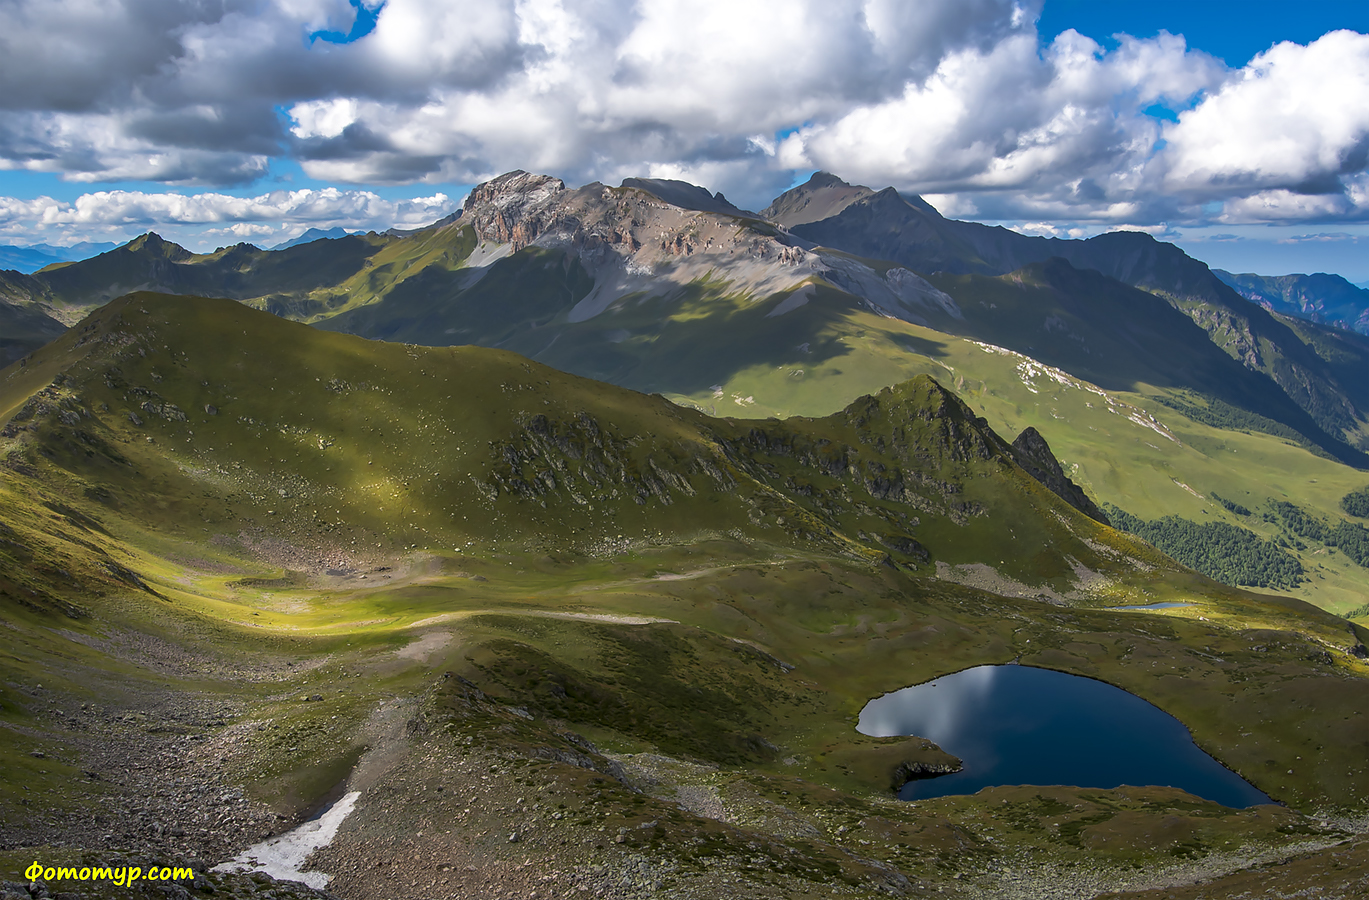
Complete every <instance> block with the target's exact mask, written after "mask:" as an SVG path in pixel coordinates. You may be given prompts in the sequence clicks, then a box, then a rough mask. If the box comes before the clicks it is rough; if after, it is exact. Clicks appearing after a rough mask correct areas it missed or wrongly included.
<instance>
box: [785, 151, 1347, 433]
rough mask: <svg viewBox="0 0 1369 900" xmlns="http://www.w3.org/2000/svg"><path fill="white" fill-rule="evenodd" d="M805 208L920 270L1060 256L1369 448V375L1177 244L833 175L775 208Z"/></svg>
mask: <svg viewBox="0 0 1369 900" xmlns="http://www.w3.org/2000/svg"><path fill="white" fill-rule="evenodd" d="M837 197H841V198H842V200H841V202H840V203H835V204H830V203H829V201H830V200H831V199H834V198H837ZM805 204H806V205H809V206H815V207H823V206H824V204H828V205H830V206H831V208H832V209H834V210H836V211H835V212H833V214H832V215H830V216H828V217H827V218H825V219H820V220H817V221H807V222H802V223H798V222H796V223H795V225H794V227H793V232H794V233H795V234H797V235H799V236H801V237H804V238H807V239H809V240H812V241H815V242H817V243H819V244H822V245H824V246H828V247H833V248H835V249H838V250H843V251H847V252H850V253H854V254H857V255H859V256H863V257H869V258H873V259H888V260H893V261H895V262H898V263H901V264H903V265H906V266H909V267H911V268H913V269H915V270H917V271H920V272H944V273H950V274H978V275H1003V274H1005V273H1008V272H1012V271H1015V270H1017V269H1020V268H1022V267H1024V266H1027V265H1030V264H1033V263H1040V262H1043V261H1045V260H1047V259H1050V258H1052V257H1061V258H1063V259H1067V260H1069V261H1070V262H1071V263H1072V264H1073V265H1074V266H1076V267H1078V268H1081V269H1084V268H1087V269H1093V270H1096V271H1099V272H1102V273H1103V274H1104V275H1106V276H1108V277H1109V278H1113V279H1116V280H1118V281H1120V282H1122V283H1124V284H1129V285H1133V286H1135V287H1139V288H1142V289H1145V290H1147V291H1151V292H1154V293H1156V294H1158V295H1160V296H1162V297H1164V298H1165V299H1166V300H1168V301H1169V302H1171V303H1173V304H1174V305H1175V306H1176V307H1177V308H1178V309H1180V310H1182V311H1183V312H1184V313H1186V314H1187V315H1188V316H1189V317H1190V318H1192V319H1193V321H1194V322H1195V323H1197V324H1198V325H1200V326H1202V327H1203V328H1204V330H1206V331H1207V332H1208V335H1209V337H1210V339H1211V341H1212V342H1213V343H1214V344H1215V345H1216V346H1218V347H1220V348H1221V349H1222V350H1223V351H1224V352H1226V353H1227V354H1228V355H1229V356H1231V357H1232V358H1233V359H1235V360H1238V361H1239V362H1241V363H1242V364H1243V365H1245V366H1246V367H1247V368H1249V369H1250V370H1251V371H1253V372H1259V373H1263V374H1264V375H1267V376H1268V377H1269V378H1271V379H1272V380H1273V381H1274V382H1276V383H1277V385H1278V388H1279V390H1280V391H1281V392H1282V393H1284V394H1286V395H1287V397H1288V398H1290V399H1291V400H1292V401H1293V402H1294V403H1296V404H1297V405H1298V406H1300V407H1301V408H1302V409H1303V410H1304V411H1306V412H1307V414H1308V415H1310V416H1311V417H1312V418H1313V419H1314V420H1315V421H1316V422H1317V424H1318V425H1319V426H1320V428H1322V429H1323V430H1325V431H1326V433H1327V434H1329V435H1330V436H1332V437H1333V438H1334V439H1336V440H1343V441H1346V442H1348V443H1349V444H1350V445H1352V446H1355V447H1360V448H1363V447H1364V446H1365V445H1366V444H1367V443H1369V437H1366V435H1369V430H1367V429H1369V426H1367V425H1366V415H1367V414H1369V413H1366V408H1365V407H1363V406H1362V405H1357V403H1356V402H1355V401H1354V400H1353V399H1352V398H1351V394H1352V393H1353V392H1354V391H1355V390H1356V386H1355V383H1364V382H1366V381H1369V369H1365V368H1363V367H1358V368H1357V369H1356V371H1355V374H1354V376H1353V377H1344V375H1343V374H1342V373H1337V372H1335V371H1333V370H1332V367H1331V366H1329V365H1328V360H1327V359H1325V358H1323V357H1322V356H1320V355H1318V353H1317V352H1316V351H1317V347H1315V346H1309V345H1307V344H1305V343H1304V342H1303V341H1301V340H1299V339H1298V337H1297V336H1296V335H1295V334H1294V332H1293V331H1292V330H1291V329H1290V328H1289V326H1288V325H1287V324H1285V323H1283V322H1281V321H1279V320H1278V319H1277V318H1275V317H1274V316H1273V315H1271V314H1270V313H1269V312H1268V311H1266V310H1265V309H1263V308H1262V307H1260V306H1257V305H1255V304H1253V303H1250V302H1247V301H1246V300H1245V299H1244V298H1243V297H1241V296H1240V295H1239V294H1237V293H1236V291H1235V290H1233V289H1232V288H1231V287H1230V286H1228V285H1227V284H1225V283H1224V282H1223V281H1222V280H1220V279H1219V278H1218V277H1217V276H1216V275H1214V274H1213V273H1212V271H1211V270H1209V269H1208V267H1207V266H1206V265H1204V264H1203V263H1201V262H1199V261H1198V260H1195V259H1192V258H1190V257H1189V256H1188V255H1187V254H1185V253H1184V252H1183V251H1181V250H1179V248H1177V247H1175V246H1174V245H1172V244H1167V243H1163V242H1160V241H1157V240H1155V239H1154V238H1152V237H1150V236H1149V235H1146V234H1141V233H1136V232H1115V233H1111V234H1103V235H1099V236H1097V237H1094V238H1090V239H1089V240H1085V241H1066V240H1058V239H1054V238H1050V239H1047V238H1040V237H1030V236H1027V235H1023V234H1018V233H1016V232H1012V231H1009V230H1007V229H1004V228H998V227H989V226H985V225H980V224H978V223H974V222H958V221H954V220H951V219H946V218H944V217H943V216H941V215H940V214H939V213H937V212H936V210H934V209H932V208H931V207H930V206H928V205H927V204H926V203H924V202H923V201H921V200H920V199H919V198H911V199H909V198H904V197H902V196H900V195H899V194H897V193H896V192H895V191H894V190H893V189H886V190H884V191H880V192H878V193H873V192H872V193H868V194H859V193H857V194H855V195H852V194H851V193H850V186H849V185H844V184H843V183H841V182H840V181H836V180H835V179H832V178H831V177H830V176H826V177H823V178H819V177H818V176H815V177H814V179H813V180H812V181H810V182H809V184H807V185H802V186H799V187H797V188H794V189H793V190H791V191H789V192H788V193H787V194H786V195H784V196H782V197H781V198H780V199H779V200H777V201H776V204H775V205H774V207H772V208H773V209H778V210H780V211H781V212H783V211H784V210H787V209H789V208H791V207H792V208H797V207H800V206H804V205H805ZM1270 402H1273V401H1272V400H1271V401H1270Z"/></svg>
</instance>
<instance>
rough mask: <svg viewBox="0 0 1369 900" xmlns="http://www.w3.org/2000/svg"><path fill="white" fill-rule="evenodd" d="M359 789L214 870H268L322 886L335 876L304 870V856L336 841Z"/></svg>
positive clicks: (273, 874) (276, 875) (275, 875)
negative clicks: (318, 813)
mask: <svg viewBox="0 0 1369 900" xmlns="http://www.w3.org/2000/svg"><path fill="white" fill-rule="evenodd" d="M360 796H361V792H360V791H352V792H351V793H349V794H347V795H345V796H344V797H343V798H342V799H341V800H339V801H338V802H336V803H334V804H333V805H332V806H330V807H328V809H327V810H326V811H325V812H324V813H323V815H321V816H319V817H318V818H317V819H313V820H312V821H309V822H305V823H304V824H303V825H301V826H299V827H298V828H295V829H293V830H291V831H287V832H286V833H285V834H282V835H278V836H276V837H273V838H267V839H266V840H264V841H262V842H261V843H260V844H253V845H252V846H251V847H248V848H247V849H246V850H244V851H242V852H241V853H239V854H238V855H237V856H235V857H234V858H233V859H231V860H229V861H228V862H226V863H220V864H219V865H217V866H215V867H214V869H213V871H215V872H265V873H266V874H267V875H270V876H271V877H272V878H275V879H277V880H284V881H299V882H302V883H304V884H307V885H308V886H309V887H311V888H314V889H315V890H322V889H323V888H324V886H325V885H327V884H328V882H329V881H330V880H332V877H333V876H331V875H327V874H325V873H323V872H304V871H301V869H302V867H303V866H304V862H305V860H307V859H308V858H309V855H310V854H311V853H313V852H314V851H315V850H318V849H319V848H321V847H327V846H328V845H329V844H331V843H332V842H333V838H334V837H335V836H336V835H337V830H338V827H339V826H340V825H342V820H343V819H345V818H347V817H348V816H349V815H351V813H352V810H353V809H354V808H355V807H356V802H357V798H358V797H360Z"/></svg>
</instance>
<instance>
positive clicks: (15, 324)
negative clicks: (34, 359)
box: [0, 300, 66, 365]
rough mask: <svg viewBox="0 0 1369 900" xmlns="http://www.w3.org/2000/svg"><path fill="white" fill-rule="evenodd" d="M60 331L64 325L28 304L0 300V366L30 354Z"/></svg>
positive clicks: (62, 330) (64, 328) (63, 328)
mask: <svg viewBox="0 0 1369 900" xmlns="http://www.w3.org/2000/svg"><path fill="white" fill-rule="evenodd" d="M64 331H66V326H65V325H63V324H62V323H61V322H59V321H57V320H56V319H54V318H52V317H51V316H49V315H47V314H45V313H44V312H43V311H42V310H41V309H38V308H35V307H34V305H32V304H24V305H13V304H10V303H7V302H5V301H4V300H0V364H5V365H8V364H9V363H10V362H13V361H14V360H16V359H19V358H20V357H22V356H25V355H27V354H29V353H32V352H33V351H34V350H37V349H38V348H39V347H41V346H43V345H44V344H46V343H47V342H48V341H51V340H53V339H54V338H56V337H57V336H58V335H60V334H61V333H62V332H64Z"/></svg>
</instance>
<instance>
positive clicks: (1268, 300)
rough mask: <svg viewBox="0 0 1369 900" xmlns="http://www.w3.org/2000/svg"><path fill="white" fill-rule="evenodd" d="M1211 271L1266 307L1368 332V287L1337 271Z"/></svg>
mask: <svg viewBox="0 0 1369 900" xmlns="http://www.w3.org/2000/svg"><path fill="white" fill-rule="evenodd" d="M1212 274H1214V275H1216V276H1217V277H1218V278H1220V279H1221V280H1222V281H1223V282H1225V283H1226V284H1228V285H1230V286H1231V287H1232V288H1233V289H1234V290H1235V291H1236V292H1237V293H1238V294H1240V295H1241V296H1242V297H1244V298H1245V299H1247V300H1249V301H1250V302H1251V303H1256V304H1259V305H1260V306H1263V307H1264V308H1265V309H1268V310H1271V311H1273V312H1278V313H1283V314H1285V315H1289V316H1297V317H1299V318H1302V319H1307V320H1309V321H1312V322H1319V323H1325V324H1327V325H1334V326H1336V327H1337V328H1344V329H1347V330H1349V331H1357V332H1359V333H1360V334H1363V335H1369V290H1366V289H1365V288H1364V286H1363V285H1354V284H1351V283H1350V282H1349V281H1346V280H1345V279H1344V278H1342V277H1341V276H1339V275H1331V274H1328V273H1326V272H1317V273H1315V274H1312V275H1255V274H1253V273H1250V272H1245V273H1242V274H1239V275H1235V274H1232V273H1231V272H1227V271H1224V270H1222V269H1213V270H1212Z"/></svg>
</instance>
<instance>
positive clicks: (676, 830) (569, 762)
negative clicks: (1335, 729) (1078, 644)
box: [0, 675, 1369, 900]
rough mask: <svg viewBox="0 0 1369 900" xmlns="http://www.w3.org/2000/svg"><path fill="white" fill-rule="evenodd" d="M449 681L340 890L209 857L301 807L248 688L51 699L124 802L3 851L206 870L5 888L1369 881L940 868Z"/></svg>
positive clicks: (389, 780) (524, 890)
mask: <svg viewBox="0 0 1369 900" xmlns="http://www.w3.org/2000/svg"><path fill="white" fill-rule="evenodd" d="M434 679H435V681H434V685H433V688H432V690H431V691H430V693H429V694H428V695H427V696H425V697H408V698H390V699H388V700H386V701H384V702H381V703H378V704H376V706H375V708H374V710H373V712H372V714H371V716H370V718H369V719H368V720H367V721H366V723H365V724H364V726H363V727H362V729H361V731H362V732H363V736H364V737H365V739H366V743H367V746H369V748H370V749H369V751H368V752H367V753H366V754H365V755H363V756H362V758H361V760H360V762H359V764H358V765H357V766H356V768H355V769H354V770H353V772H352V775H351V777H350V779H349V782H348V784H347V789H349V790H359V791H361V794H362V799H361V801H360V802H359V803H358V805H357V808H356V811H355V812H354V813H353V814H352V815H351V816H350V817H349V818H348V819H346V820H345V821H344V823H343V825H342V827H341V829H340V830H339V832H338V835H337V837H336V839H335V840H334V842H333V843H332V845H331V846H329V847H327V848H325V849H322V850H320V851H319V852H317V853H315V855H314V856H313V857H312V858H311V860H310V863H309V868H310V869H311V870H316V871H322V872H326V873H329V874H331V875H332V876H333V880H332V881H331V882H330V883H329V885H328V886H327V890H326V891H315V890H312V889H310V888H307V887H305V886H303V885H301V884H298V883H294V882H284V881H279V882H278V881H273V880H271V879H269V878H268V877H267V876H265V875H263V874H260V873H256V874H250V875H218V874H213V875H208V874H207V873H208V870H209V868H210V867H211V866H212V865H213V864H215V863H217V862H220V861H223V860H225V859H228V858H230V857H232V856H233V855H235V854H236V853H237V852H238V851H240V850H241V849H242V848H244V847H246V846H248V845H250V844H253V843H255V842H257V841H259V840H261V839H262V838H263V837H265V836H267V835H270V834H278V833H281V832H283V831H286V830H288V829H289V828H291V827H293V826H294V825H295V824H296V822H294V821H288V820H286V819H285V818H284V817H282V816H280V815H279V814H277V813H275V812H273V811H272V810H271V809H270V808H268V807H267V806H266V805H265V804H262V803H259V802H253V801H252V800H251V799H249V798H248V796H247V793H246V792H245V791H244V790H243V786H242V784H241V783H239V781H238V776H240V774H241V773H242V771H243V766H244V765H245V764H250V763H251V761H252V760H253V759H254V758H255V754H257V753H259V752H260V751H259V747H258V745H254V744H253V741H252V735H253V734H254V733H255V728H254V727H252V726H253V723H255V722H256V721H257V720H258V717H254V716H253V715H252V714H251V711H250V710H248V709H246V708H245V705H244V704H243V703H242V702H241V701H234V700H231V699H229V700H225V699H223V698H219V697H208V696H195V695H188V694H185V693H175V692H171V691H166V692H165V693H163V694H161V695H158V696H148V695H146V694H143V695H142V698H141V700H142V702H140V703H139V704H138V706H137V711H136V712H135V711H132V708H131V707H119V706H115V705H96V704H87V705H86V707H85V708H81V707H80V706H76V707H75V708H64V707H69V704H63V703H61V702H60V700H59V698H55V697H51V698H50V697H41V696H40V697H35V698H33V699H34V700H35V706H40V707H41V708H42V710H43V712H42V714H41V716H40V720H41V721H43V723H44V724H49V723H50V724H51V725H52V727H53V728H54V729H57V730H58V732H59V734H60V739H61V741H62V744H61V746H62V748H63V749H62V750H60V751H57V752H58V753H59V754H60V755H61V756H62V757H63V758H64V759H65V760H66V761H68V762H77V763H79V764H80V765H81V766H82V767H83V771H84V772H85V773H86V775H87V778H88V781H87V784H86V786H85V787H86V788H87V789H88V791H89V792H90V793H91V794H101V795H103V796H104V797H105V798H106V802H103V803H100V804H99V805H98V808H99V809H100V810H101V812H100V813H97V814H96V815H93V816H92V815H88V814H78V813H64V812H61V811H60V810H58V809H56V808H51V809H49V808H45V806H44V805H43V801H42V800H40V799H38V798H34V801H33V802H32V803H31V804H30V807H31V808H32V809H34V812H35V813H36V815H35V816H34V818H32V819H30V820H29V821H27V822H22V823H5V824H4V827H3V829H0V838H2V839H3V842H4V844H3V848H0V849H2V850H4V851H10V852H5V853H3V854H2V858H3V859H4V860H5V861H7V862H8V861H10V860H16V859H21V858H22V859H25V860H27V859H28V858H29V857H37V858H41V859H43V860H45V861H47V860H54V861H60V862H63V863H76V864H78V865H79V864H82V863H85V864H99V865H116V866H117V865H120V864H121V862H123V863H126V864H132V865H143V866H146V865H149V864H151V863H154V862H155V863H157V864H159V865H175V864H187V865H190V866H192V867H193V868H194V870H195V871H196V873H197V874H198V875H199V878H198V879H197V880H195V881H193V882H191V881H188V882H185V883H183V884H181V885H148V884H143V885H140V886H138V887H137V888H135V889H132V890H129V889H114V888H111V887H110V886H108V885H102V886H100V887H99V888H96V887H95V886H93V885H90V886H86V885H76V886H73V885H70V884H66V885H42V884H36V885H35V884H28V883H24V881H23V879H22V878H21V877H19V876H20V873H19V872H17V871H11V869H13V868H14V865H13V864H11V865H7V866H4V868H3V870H2V871H0V882H3V884H0V898H3V900H17V898H25V900H33V898H42V897H51V898H56V900H88V898H96V897H120V898H122V897H127V898H135V897H151V898H164V897H172V898H180V897H206V896H231V897H246V896H253V897H260V898H281V900H296V898H324V897H336V898H344V900H353V898H355V900H458V898H460V900H486V898H492V900H504V898H508V900H512V898H529V900H543V898H580V897H584V898H606V900H607V898H612V900H641V898H658V897H668V898H681V900H716V898H720V897H727V898H730V897H744V898H759V900H771V898H773V900H780V898H818V897H832V898H836V897H852V898H876V897H889V896H922V897H965V898H975V900H979V898H984V900H989V898H995V900H997V898H1002V900H1028V898H1030V900H1045V898H1062V900H1064V898H1089V897H1099V896H1109V897H1118V898H1121V897H1133V896H1134V897H1138V898H1144V900H1163V898H1171V897H1172V898H1179V900H1213V898H1231V900H1235V898H1241V900H1246V898H1249V900H1256V898H1265V897H1269V898H1279V900H1283V898H1293V897H1315V898H1318V900H1338V898H1345V900H1350V898H1357V897H1363V896H1366V893H1365V886H1366V884H1367V883H1369V882H1366V878H1369V875H1366V872H1369V841H1366V840H1364V839H1362V838H1359V839H1354V840H1351V841H1342V842H1341V843H1339V844H1337V845H1335V846H1333V847H1331V848H1330V849H1329V850H1325V849H1321V846H1322V845H1324V844H1325V843H1334V842H1332V841H1326V842H1322V845H1318V844H1317V842H1315V841H1314V842H1309V843H1308V844H1307V845H1306V846H1305V847H1304V850H1305V851H1320V852H1304V853H1303V854H1302V855H1301V856H1299V855H1298V854H1297V852H1296V848H1292V847H1285V848H1282V849H1276V848H1270V849H1269V852H1268V853H1266V854H1264V855H1261V854H1259V853H1253V854H1251V853H1247V856H1246V857H1245V858H1244V859H1240V860H1238V859H1235V858H1226V857H1221V856H1214V857H1212V858H1210V859H1208V860H1203V861H1198V862H1194V863H1191V864H1186V865H1184V866H1176V867H1175V868H1174V870H1173V871H1172V872H1170V873H1169V874H1168V875H1167V876H1166V875H1164V874H1163V873H1153V872H1152V873H1144V874H1143V873H1136V876H1137V883H1136V884H1134V887H1135V888H1137V889H1141V890H1138V891H1137V892H1135V893H1119V894H1106V893H1105V892H1107V891H1109V890H1117V889H1118V888H1119V887H1122V886H1123V885H1124V884H1126V880H1125V877H1124V876H1123V875H1121V874H1120V873H1119V872H1118V871H1116V870H1115V869H1113V868H1112V867H1109V866H1100V867H1097V868H1096V869H1093V870H1089V871H1080V870H1070V869H1065V868H1053V867H1051V866H1049V865H1046V864H1043V863H1042V862H1041V861H1036V860H1033V859H1031V858H1030V857H1022V858H1006V857H1005V858H1000V859H999V860H997V861H996V862H995V863H994V864H993V865H991V866H986V867H984V868H983V869H982V870H974V871H967V872H966V873H965V874H964V875H962V876H958V877H956V878H955V879H949V880H947V881H945V882H942V883H940V884H937V883H934V882H932V881H923V882H919V881H917V880H910V879H908V878H905V877H904V876H902V875H899V874H898V873H897V872H895V871H894V870H893V869H891V868H888V867H886V866H884V865H883V864H882V863H880V862H878V861H877V860H875V859H872V858H868V857H866V856H864V855H863V854H862V851H863V849H865V848H866V847H868V846H870V845H871V844H873V843H875V842H876V840H877V836H878V833H879V829H878V827H876V825H875V823H874V822H871V823H870V827H868V828H866V829H864V830H862V831H847V829H845V828H841V827H838V826H836V824H835V820H834V819H831V817H830V815H828V814H826V813H824V811H822V810H811V809H796V808H792V807H786V806H781V805H778V804H775V803H773V802H771V801H769V800H767V799H765V798H763V797H761V796H760V795H759V794H756V793H754V792H750V791H748V790H747V789H746V788H745V786H744V785H743V786H739V785H738V784H736V783H734V782H729V781H728V779H727V778H726V777H724V775H725V773H720V772H719V771H718V770H716V769H714V768H713V767H711V766H707V765H701V764H697V763H689V762H686V761H681V760H676V759H672V758H670V757H664V756H658V755H652V754H631V755H607V754H601V753H599V752H597V751H596V750H594V748H593V747H592V745H589V744H588V743H587V742H583V739H579V742H578V743H577V741H576V740H575V736H574V735H571V736H570V738H571V740H570V742H569V743H566V744H560V745H558V744H555V743H554V741H552V740H551V739H550V738H549V737H548V735H552V736H554V735H555V734H557V733H558V732H557V730H556V725H555V724H554V723H535V722H534V723H528V722H527V721H526V720H525V719H524V718H523V717H522V716H520V715H518V714H517V713H514V712H509V711H507V710H505V709H495V708H494V706H493V705H492V704H491V705H484V704H482V703H481V702H480V698H478V697H477V698H475V699H474V700H472V699H471V698H470V697H469V696H468V697H467V698H466V700H464V701H461V702H456V703H454V704H453V703H447V704H445V705H444V704H443V702H441V699H440V698H441V697H442V696H445V695H444V694H443V693H442V691H441V689H442V687H443V684H444V679H442V678H441V676H438V675H434ZM475 693H477V694H478V692H475ZM153 723H155V724H153ZM541 725H545V728H543V730H541V731H529V730H528V729H532V728H535V727H540V726H541ZM561 734H562V735H564V734H565V733H564V732H561ZM567 748H569V749H567ZM577 748H578V749H577ZM890 802H891V803H892V801H890ZM867 838H868V840H867ZM20 848H23V850H22V853H18V854H17V855H16V853H17V851H19V850H20ZM77 848H82V849H79V850H78V849H77ZM810 855H811V856H812V857H813V858H818V857H821V858H822V859H824V860H827V861H828V862H829V865H828V867H827V869H826V871H825V872H818V871H816V870H814V869H811V868H805V866H806V863H807V861H806V860H805V858H804V857H805V856H810ZM1290 856H1291V858H1290ZM832 861H835V863H833V862H832ZM1233 869H1243V870H1244V871H1235V872H1234V873H1233ZM1195 881H1197V882H1200V883H1199V884H1194V883H1193V882H1195ZM1157 885H1164V886H1160V887H1157ZM1314 886H1315V890H1313V892H1311V893H1309V890H1312V889H1313V888H1314ZM1146 888H1151V889H1148V890H1146Z"/></svg>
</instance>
